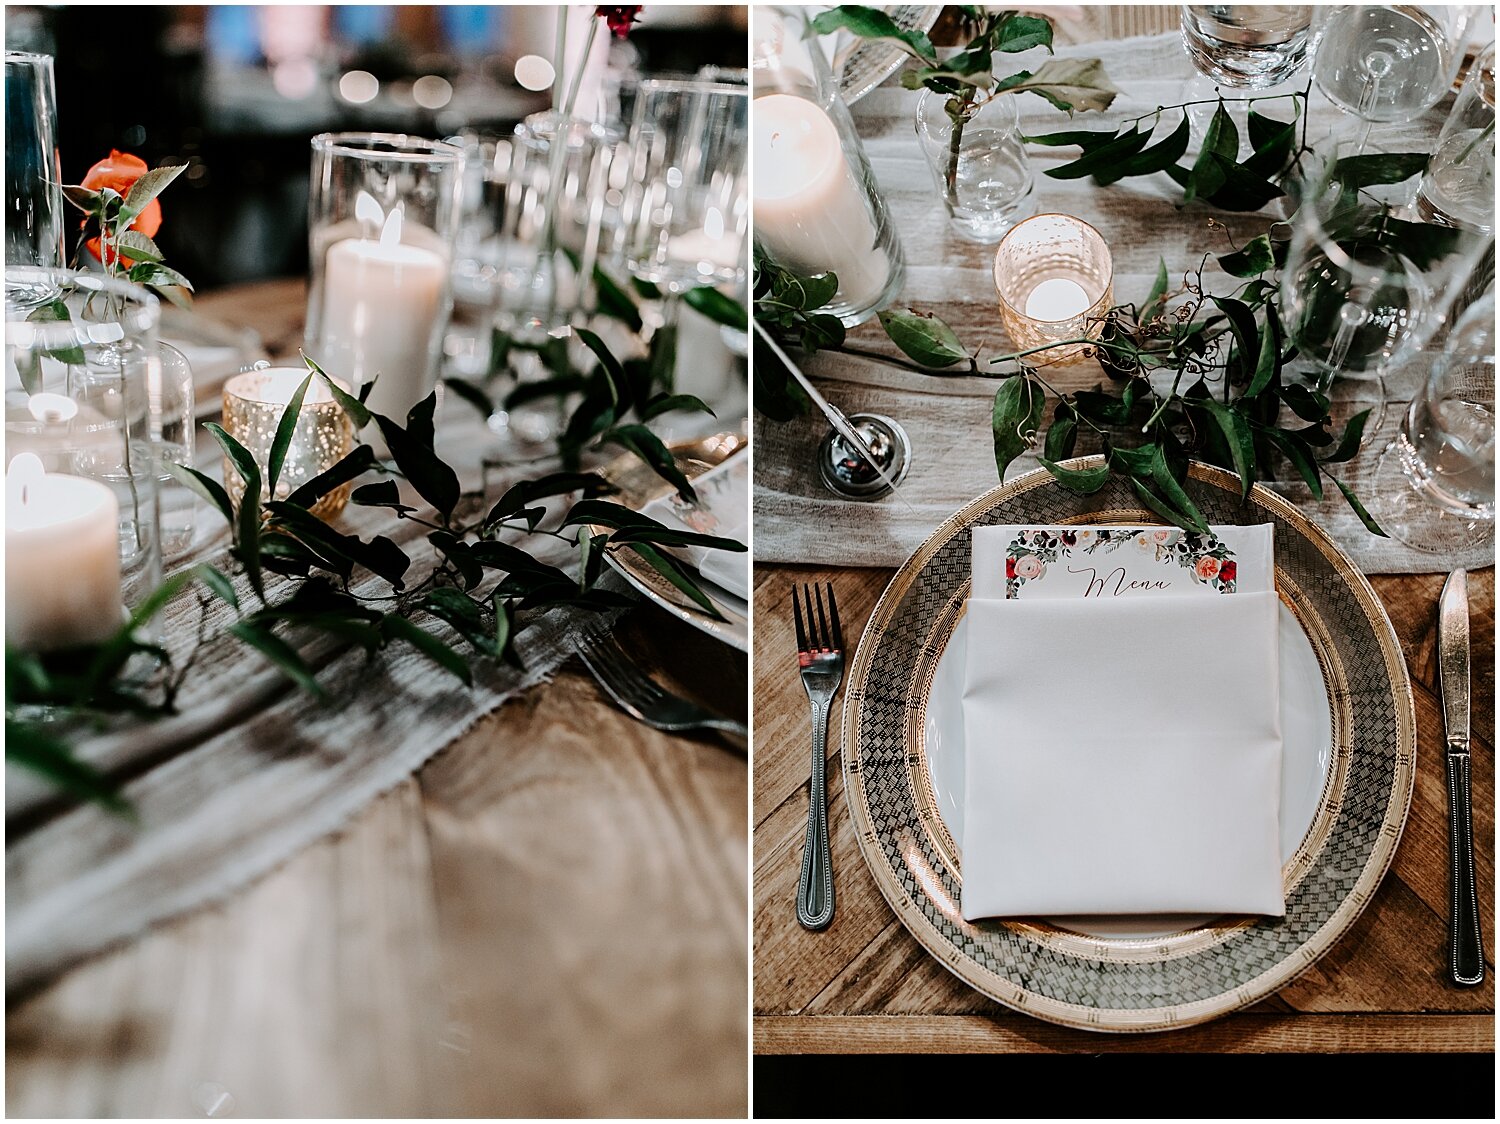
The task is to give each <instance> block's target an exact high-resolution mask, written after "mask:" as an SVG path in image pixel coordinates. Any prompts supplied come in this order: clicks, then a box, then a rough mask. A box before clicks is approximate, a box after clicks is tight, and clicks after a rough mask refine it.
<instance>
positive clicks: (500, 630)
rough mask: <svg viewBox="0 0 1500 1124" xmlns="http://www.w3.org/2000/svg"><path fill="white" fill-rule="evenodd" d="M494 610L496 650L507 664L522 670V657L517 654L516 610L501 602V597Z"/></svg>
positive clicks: (496, 600)
mask: <svg viewBox="0 0 1500 1124" xmlns="http://www.w3.org/2000/svg"><path fill="white" fill-rule="evenodd" d="M494 609H495V649H496V650H497V651H498V652H499V653H500V658H501V659H503V660H504V661H505V662H506V663H508V664H510V665H511V666H512V667H516V668H520V667H522V664H521V657H520V656H519V655H518V654H517V653H516V622H515V610H514V609H512V608H511V606H510V602H508V601H501V600H500V598H499V597H496V598H495V599H494Z"/></svg>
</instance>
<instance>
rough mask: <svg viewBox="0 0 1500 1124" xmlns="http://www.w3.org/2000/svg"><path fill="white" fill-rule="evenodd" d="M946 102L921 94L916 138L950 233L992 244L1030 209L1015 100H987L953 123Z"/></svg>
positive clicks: (1010, 96) (1031, 202) (1030, 179)
mask: <svg viewBox="0 0 1500 1124" xmlns="http://www.w3.org/2000/svg"><path fill="white" fill-rule="evenodd" d="M949 100H950V99H949V98H948V97H947V96H946V95H944V94H935V93H933V92H932V91H931V90H923V91H922V95H921V97H919V98H918V99H917V139H918V140H919V141H920V142H921V144H922V153H923V155H925V156H926V157H927V165H928V167H930V168H931V169H932V182H933V184H934V186H935V187H936V188H937V191H938V195H939V197H941V198H942V200H943V205H944V206H945V207H946V208H947V209H948V221H949V223H950V224H951V225H952V227H953V229H954V230H955V231H956V232H957V233H958V234H960V235H962V236H963V237H964V238H968V239H970V240H971V241H974V242H986V243H988V242H998V241H1000V239H1001V238H1002V237H1004V235H1005V232H1006V231H1007V230H1009V229H1010V228H1011V227H1013V226H1014V225H1015V224H1016V223H1017V222H1019V221H1020V220H1021V219H1023V218H1025V217H1026V216H1027V215H1029V214H1030V213H1031V211H1032V210H1033V208H1034V207H1035V201H1034V199H1033V197H1032V187H1033V177H1032V173H1031V161H1030V160H1028V159H1027V158H1026V145H1025V144H1024V143H1023V142H1022V141H1021V122H1020V115H1019V114H1018V112H1017V110H1016V98H1015V95H1013V94H1000V95H998V96H995V97H991V98H989V99H988V100H986V101H984V102H982V103H979V104H977V105H976V106H974V107H972V108H971V110H970V112H968V113H966V114H965V115H963V116H962V117H961V118H960V119H959V121H957V122H955V121H954V120H953V118H951V117H950V116H949V115H948V113H947V110H946V109H945V106H946V104H947V103H948V101H949ZM955 127H956V128H957V129H958V137H957V139H956V140H955V138H954V135H953V133H954V129H955Z"/></svg>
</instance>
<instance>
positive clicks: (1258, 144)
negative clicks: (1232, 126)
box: [1244, 103, 1306, 178]
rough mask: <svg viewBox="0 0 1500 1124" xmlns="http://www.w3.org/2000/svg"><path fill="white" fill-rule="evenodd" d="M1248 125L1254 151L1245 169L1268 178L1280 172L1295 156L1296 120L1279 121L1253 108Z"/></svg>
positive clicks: (1245, 164)
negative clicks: (1293, 151) (1293, 149)
mask: <svg viewBox="0 0 1500 1124" xmlns="http://www.w3.org/2000/svg"><path fill="white" fill-rule="evenodd" d="M1298 104H1299V106H1300V103H1298ZM1305 111H1306V110H1305V108H1304V109H1302V112H1305ZM1247 125H1248V129H1247V131H1248V132H1249V134H1250V148H1251V149H1252V153H1251V155H1250V157H1249V159H1247V160H1246V161H1245V163H1244V168H1245V170H1246V171H1247V172H1250V173H1251V174H1253V175H1257V176H1265V177H1267V178H1269V177H1271V176H1276V175H1279V174H1280V173H1281V172H1282V171H1283V170H1284V169H1285V168H1286V166H1287V162H1288V161H1289V160H1290V159H1291V156H1292V145H1293V143H1294V142H1295V141H1296V137H1297V122H1296V120H1295V119H1294V120H1292V121H1290V122H1286V121H1277V120H1275V119H1273V118H1270V117H1263V116H1261V115H1260V114H1259V113H1256V112H1255V110H1254V109H1251V110H1250V112H1249V116H1248V118H1247Z"/></svg>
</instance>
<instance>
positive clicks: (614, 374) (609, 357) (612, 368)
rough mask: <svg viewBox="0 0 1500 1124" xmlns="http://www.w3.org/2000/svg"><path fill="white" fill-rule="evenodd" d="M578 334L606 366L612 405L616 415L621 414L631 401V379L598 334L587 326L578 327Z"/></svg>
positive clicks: (602, 365) (604, 366) (605, 370)
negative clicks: (626, 375)
mask: <svg viewBox="0 0 1500 1124" xmlns="http://www.w3.org/2000/svg"><path fill="white" fill-rule="evenodd" d="M577 334H578V338H579V339H580V340H582V341H583V343H584V346H586V347H587V348H588V349H589V350H590V351H592V352H593V353H594V355H595V356H597V357H598V359H599V365H600V366H601V367H603V368H604V373H605V375H606V376H607V377H608V380H609V383H608V385H609V393H610V405H611V406H612V407H613V408H614V409H615V412H616V416H619V414H621V413H623V412H624V410H625V408H626V407H628V405H629V403H630V402H631V394H630V380H628V379H627V378H626V377H625V371H624V368H622V367H621V366H620V361H619V360H618V359H616V358H615V357H614V355H613V354H612V353H611V352H610V350H609V347H608V346H607V345H606V344H605V342H604V341H603V340H602V339H600V338H599V337H598V335H597V334H595V333H594V332H591V331H589V330H588V329H587V328H579V329H577ZM622 404H623V405H622Z"/></svg>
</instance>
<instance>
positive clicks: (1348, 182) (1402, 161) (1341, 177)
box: [1329, 152, 1432, 190]
mask: <svg viewBox="0 0 1500 1124" xmlns="http://www.w3.org/2000/svg"><path fill="white" fill-rule="evenodd" d="M1431 159H1432V156H1431V155H1430V154H1428V153H1426V152H1371V153H1367V154H1364V155H1360V156H1345V157H1344V158H1343V159H1341V160H1338V161H1337V162H1335V163H1334V165H1333V170H1332V172H1330V173H1329V179H1330V180H1331V181H1332V182H1334V183H1337V184H1339V185H1340V186H1341V187H1343V188H1344V189H1345V190H1357V189H1358V188H1361V187H1371V186H1373V185H1375V184H1382V183H1401V182H1403V181H1404V180H1409V179H1411V178H1412V176H1416V175H1421V174H1422V173H1423V172H1425V171H1426V170H1427V163H1428V161H1430V160H1431Z"/></svg>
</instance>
